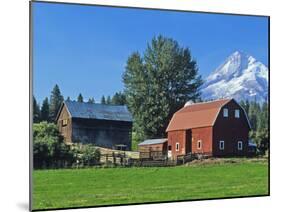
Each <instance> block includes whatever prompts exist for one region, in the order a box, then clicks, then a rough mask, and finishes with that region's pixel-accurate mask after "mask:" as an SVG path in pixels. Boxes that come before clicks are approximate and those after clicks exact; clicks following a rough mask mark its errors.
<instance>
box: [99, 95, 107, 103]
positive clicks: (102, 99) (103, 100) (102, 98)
mask: <svg viewBox="0 0 281 212" xmlns="http://www.w3.org/2000/svg"><path fill="white" fill-rule="evenodd" d="M100 102H101V104H106V101H105V97H104V95H102V97H101V100H100Z"/></svg>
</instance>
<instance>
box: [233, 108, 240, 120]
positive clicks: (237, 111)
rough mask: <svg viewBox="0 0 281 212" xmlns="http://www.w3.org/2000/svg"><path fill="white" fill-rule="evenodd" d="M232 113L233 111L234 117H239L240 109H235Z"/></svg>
mask: <svg viewBox="0 0 281 212" xmlns="http://www.w3.org/2000/svg"><path fill="white" fill-rule="evenodd" d="M234 113H235V114H234V116H235V118H237V119H239V118H240V110H239V109H236V110H235V112H234Z"/></svg>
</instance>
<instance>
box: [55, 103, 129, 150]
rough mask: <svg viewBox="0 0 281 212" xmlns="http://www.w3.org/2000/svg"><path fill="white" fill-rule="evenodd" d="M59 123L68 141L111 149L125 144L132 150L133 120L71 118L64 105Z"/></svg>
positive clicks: (60, 130) (127, 148) (62, 133)
mask: <svg viewBox="0 0 281 212" xmlns="http://www.w3.org/2000/svg"><path fill="white" fill-rule="evenodd" d="M63 120H67V125H66V126H63ZM57 124H58V128H59V132H60V133H61V135H62V136H63V137H64V141H65V142H66V143H75V142H79V143H84V144H93V145H96V146H100V147H105V148H111V149H114V148H115V147H116V146H115V145H118V144H124V145H126V146H127V147H126V150H131V136H132V135H131V134H132V122H124V121H108V120H97V119H80V118H71V117H70V114H69V113H68V111H67V109H66V107H65V106H63V108H62V109H61V112H60V115H59V117H58V120H57Z"/></svg>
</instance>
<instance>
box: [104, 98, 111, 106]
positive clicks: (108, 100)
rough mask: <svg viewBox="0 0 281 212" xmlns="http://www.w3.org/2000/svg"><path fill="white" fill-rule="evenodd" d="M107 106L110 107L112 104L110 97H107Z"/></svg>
mask: <svg viewBox="0 0 281 212" xmlns="http://www.w3.org/2000/svg"><path fill="white" fill-rule="evenodd" d="M105 103H106V104H108V105H110V104H111V98H110V96H107V98H106V102H105Z"/></svg>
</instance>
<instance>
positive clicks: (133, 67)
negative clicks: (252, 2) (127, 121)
mask: <svg viewBox="0 0 281 212" xmlns="http://www.w3.org/2000/svg"><path fill="white" fill-rule="evenodd" d="M123 82H124V84H125V95H126V100H127V105H128V107H129V109H130V111H131V112H132V114H133V117H134V129H135V131H136V134H137V137H138V138H140V139H145V138H157V137H158V138H159V137H163V136H165V135H166V134H165V129H166V127H167V125H168V123H169V120H170V119H171V117H172V115H173V114H174V113H175V112H176V111H177V110H178V109H180V108H181V107H183V106H184V104H185V102H187V101H189V100H192V101H194V102H195V101H197V100H199V99H200V92H199V87H200V86H201V85H202V80H201V76H200V75H198V68H197V64H196V61H195V60H193V59H192V56H191V53H190V51H189V49H188V48H183V47H180V46H179V44H178V43H177V42H176V41H175V40H173V39H170V38H165V37H162V36H158V37H157V38H153V39H152V42H151V43H150V44H148V46H147V48H146V50H145V52H144V55H143V56H141V55H140V54H139V53H138V52H135V53H133V54H132V55H131V56H130V57H129V58H128V60H127V65H126V70H125V73H124V75H123Z"/></svg>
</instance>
